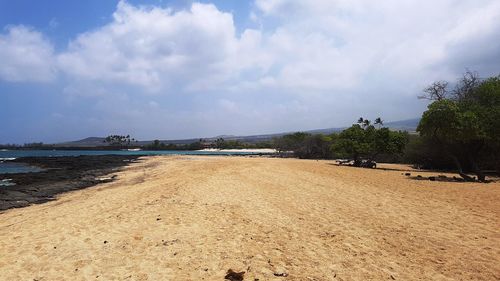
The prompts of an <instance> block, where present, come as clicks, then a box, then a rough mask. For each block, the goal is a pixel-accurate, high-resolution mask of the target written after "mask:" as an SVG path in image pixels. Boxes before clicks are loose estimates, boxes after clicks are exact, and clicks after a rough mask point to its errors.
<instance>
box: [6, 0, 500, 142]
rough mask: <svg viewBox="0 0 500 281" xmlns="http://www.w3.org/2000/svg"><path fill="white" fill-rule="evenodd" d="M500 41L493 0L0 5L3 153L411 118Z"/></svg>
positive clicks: (499, 66)
mask: <svg viewBox="0 0 500 281" xmlns="http://www.w3.org/2000/svg"><path fill="white" fill-rule="evenodd" d="M499 38H500V1H498V0H435V1H420V0H404V1H402V0H385V1H372V0H315V1H305V0H304V1H300V0H249V1H243V0H241V1H240V0H238V1H236V0H233V1H228V0H226V1H222V0H220V1H209V0H206V1H205V0H203V1H199V2H197V1H188V0H173V1H167V0H163V1H162V0H150V1H138V0H127V1H111V0H108V1H102V0H88V1H66V0H52V1H37V0H16V1H10V0H0V143H26V142H34V141H43V142H45V143H54V142H63V141H70V140H77V139H81V138H85V137H89V136H107V135H110V134H125V135H126V134H130V135H131V136H133V137H135V138H136V139H140V140H150V139H180V138H199V137H212V136H218V135H252V134H265V133H277V132H291V131H299V130H309V129H319V128H329V127H343V126H348V125H350V124H352V123H353V122H355V121H356V120H357V119H358V118H359V117H360V116H363V117H366V118H371V119H374V118H376V117H379V116H380V117H381V118H382V119H383V120H386V121H396V120H403V119H410V118H415V117H419V116H421V114H422V112H423V111H424V110H425V109H426V106H427V102H426V101H423V100H418V99H417V96H418V95H420V94H421V93H422V89H423V88H425V86H427V85H429V84H430V83H432V82H433V81H437V80H448V81H451V82H453V81H456V79H457V78H458V77H459V76H460V75H461V74H462V73H464V72H465V71H466V69H469V70H472V71H477V72H478V73H479V74H480V76H481V77H489V76H493V75H498V74H500V40H499Z"/></svg>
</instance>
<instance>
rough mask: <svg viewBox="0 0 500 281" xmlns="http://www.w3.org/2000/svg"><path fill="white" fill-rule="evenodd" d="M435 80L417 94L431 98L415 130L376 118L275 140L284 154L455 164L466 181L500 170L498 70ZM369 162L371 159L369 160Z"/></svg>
mask: <svg viewBox="0 0 500 281" xmlns="http://www.w3.org/2000/svg"><path fill="white" fill-rule="evenodd" d="M449 85H450V83H448V82H446V81H437V82H434V83H433V84H432V85H430V86H429V87H427V88H426V89H424V95H422V96H420V97H419V98H424V99H428V100H431V101H432V102H431V103H430V104H429V106H428V110H427V111H425V112H424V113H423V115H422V118H421V121H420V124H419V126H418V129H417V131H418V133H419V135H410V134H408V133H407V132H401V131H391V130H389V129H388V128H386V127H384V126H383V121H382V119H380V118H377V119H375V121H374V122H373V123H372V122H371V121H370V120H368V119H364V118H359V120H358V122H357V124H354V125H352V126H351V127H349V128H347V129H345V130H343V131H342V132H340V133H334V134H331V135H311V134H307V133H302V132H298V133H294V134H289V135H285V136H283V137H280V138H276V139H275V140H274V147H275V148H276V149H277V150H278V151H279V152H280V153H282V154H285V153H292V154H293V155H294V156H296V157H300V158H309V159H331V158H348V159H351V160H352V161H353V162H354V165H355V166H363V165H364V164H363V163H371V162H372V161H381V160H382V161H388V160H389V161H390V162H405V163H409V164H414V165H415V166H417V167H422V168H430V169H436V168H438V169H451V168H454V169H455V170H456V171H457V172H458V174H459V175H460V176H461V177H462V178H463V179H464V180H467V181H473V180H475V179H474V178H473V177H471V176H469V175H468V174H467V173H473V174H475V175H476V176H477V180H479V181H485V180H486V174H485V172H484V171H489V170H496V173H497V174H498V175H500V75H499V76H496V77H490V78H488V79H480V78H479V77H478V75H477V74H476V73H473V72H470V71H468V72H466V73H465V74H464V75H463V77H462V78H461V79H460V80H459V81H458V82H457V83H456V85H455V87H454V88H452V89H450V86H449ZM369 166H371V165H369Z"/></svg>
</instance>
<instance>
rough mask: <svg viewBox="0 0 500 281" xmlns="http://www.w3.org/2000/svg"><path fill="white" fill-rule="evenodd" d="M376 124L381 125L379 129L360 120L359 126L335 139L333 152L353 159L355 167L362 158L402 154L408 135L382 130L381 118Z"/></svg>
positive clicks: (370, 158) (366, 121)
mask: <svg viewBox="0 0 500 281" xmlns="http://www.w3.org/2000/svg"><path fill="white" fill-rule="evenodd" d="M375 123H376V124H380V126H379V128H375V126H374V125H371V122H370V120H367V119H363V118H360V119H359V120H358V124H354V125H352V126H351V127H350V128H347V129H345V130H344V131H342V132H341V133H340V134H338V136H337V137H336V138H335V139H334V141H333V145H332V150H333V152H335V153H336V154H337V155H338V156H340V157H348V158H352V159H353V160H354V163H355V165H360V163H361V161H360V160H361V158H367V159H368V160H374V159H376V157H377V156H378V155H380V154H399V153H402V151H403V149H404V147H405V145H406V143H407V142H408V134H407V133H406V132H395V131H391V130H389V129H388V128H382V127H381V123H382V120H381V119H380V118H377V120H376V122H375Z"/></svg>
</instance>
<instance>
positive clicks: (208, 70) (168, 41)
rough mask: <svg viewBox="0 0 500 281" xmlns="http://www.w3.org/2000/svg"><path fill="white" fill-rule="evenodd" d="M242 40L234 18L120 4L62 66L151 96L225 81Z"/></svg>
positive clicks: (204, 7)
mask: <svg viewBox="0 0 500 281" xmlns="http://www.w3.org/2000/svg"><path fill="white" fill-rule="evenodd" d="M236 45H237V39H236V37H235V28H234V24H233V19H232V15H231V14H228V13H223V12H221V11H219V10H217V8H216V7H215V6H213V5H209V4H198V3H195V4H193V5H192V6H191V9H190V10H189V11H184V10H183V11H178V12H174V11H172V10H170V9H162V8H158V7H153V8H145V7H135V6H132V5H130V4H128V3H126V2H124V1H122V2H120V3H119V4H118V7H117V10H116V12H115V13H114V14H113V21H112V22H111V23H109V24H107V25H105V26H103V27H101V28H99V29H97V30H95V31H91V32H88V33H84V34H81V35H79V36H78V37H77V38H76V39H75V40H73V41H72V42H71V43H70V45H69V48H68V51H67V52H64V53H62V54H60V55H59V57H58V60H59V65H60V68H61V69H62V70H64V71H65V72H66V73H68V74H69V75H71V76H73V77H75V78H78V79H87V80H95V81H106V82H114V83H126V84H131V85H136V86H140V87H144V88H145V89H148V90H151V91H158V90H161V89H164V88H172V87H173V88H175V87H181V88H189V87H193V88H198V87H201V86H209V85H212V84H214V83H216V82H218V81H221V80H224V78H225V77H227V76H229V75H230V74H231V73H229V72H228V71H227V65H228V62H227V59H228V57H231V55H232V53H234V52H235V48H236Z"/></svg>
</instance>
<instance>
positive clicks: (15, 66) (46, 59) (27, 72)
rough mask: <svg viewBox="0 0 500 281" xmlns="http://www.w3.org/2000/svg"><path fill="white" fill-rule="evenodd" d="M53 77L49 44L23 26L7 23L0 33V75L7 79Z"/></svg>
mask: <svg viewBox="0 0 500 281" xmlns="http://www.w3.org/2000/svg"><path fill="white" fill-rule="evenodd" d="M55 77H56V68H55V66H54V61H53V47H52V45H51V43H50V42H49V41H48V40H47V39H46V38H44V36H43V35H42V34H41V33H40V32H37V31H35V30H33V29H31V28H29V27H26V26H9V27H7V28H6V34H0V79H2V80H6V81H9V82H24V81H33V82H48V81H52V80H53V79H54V78H55Z"/></svg>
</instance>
